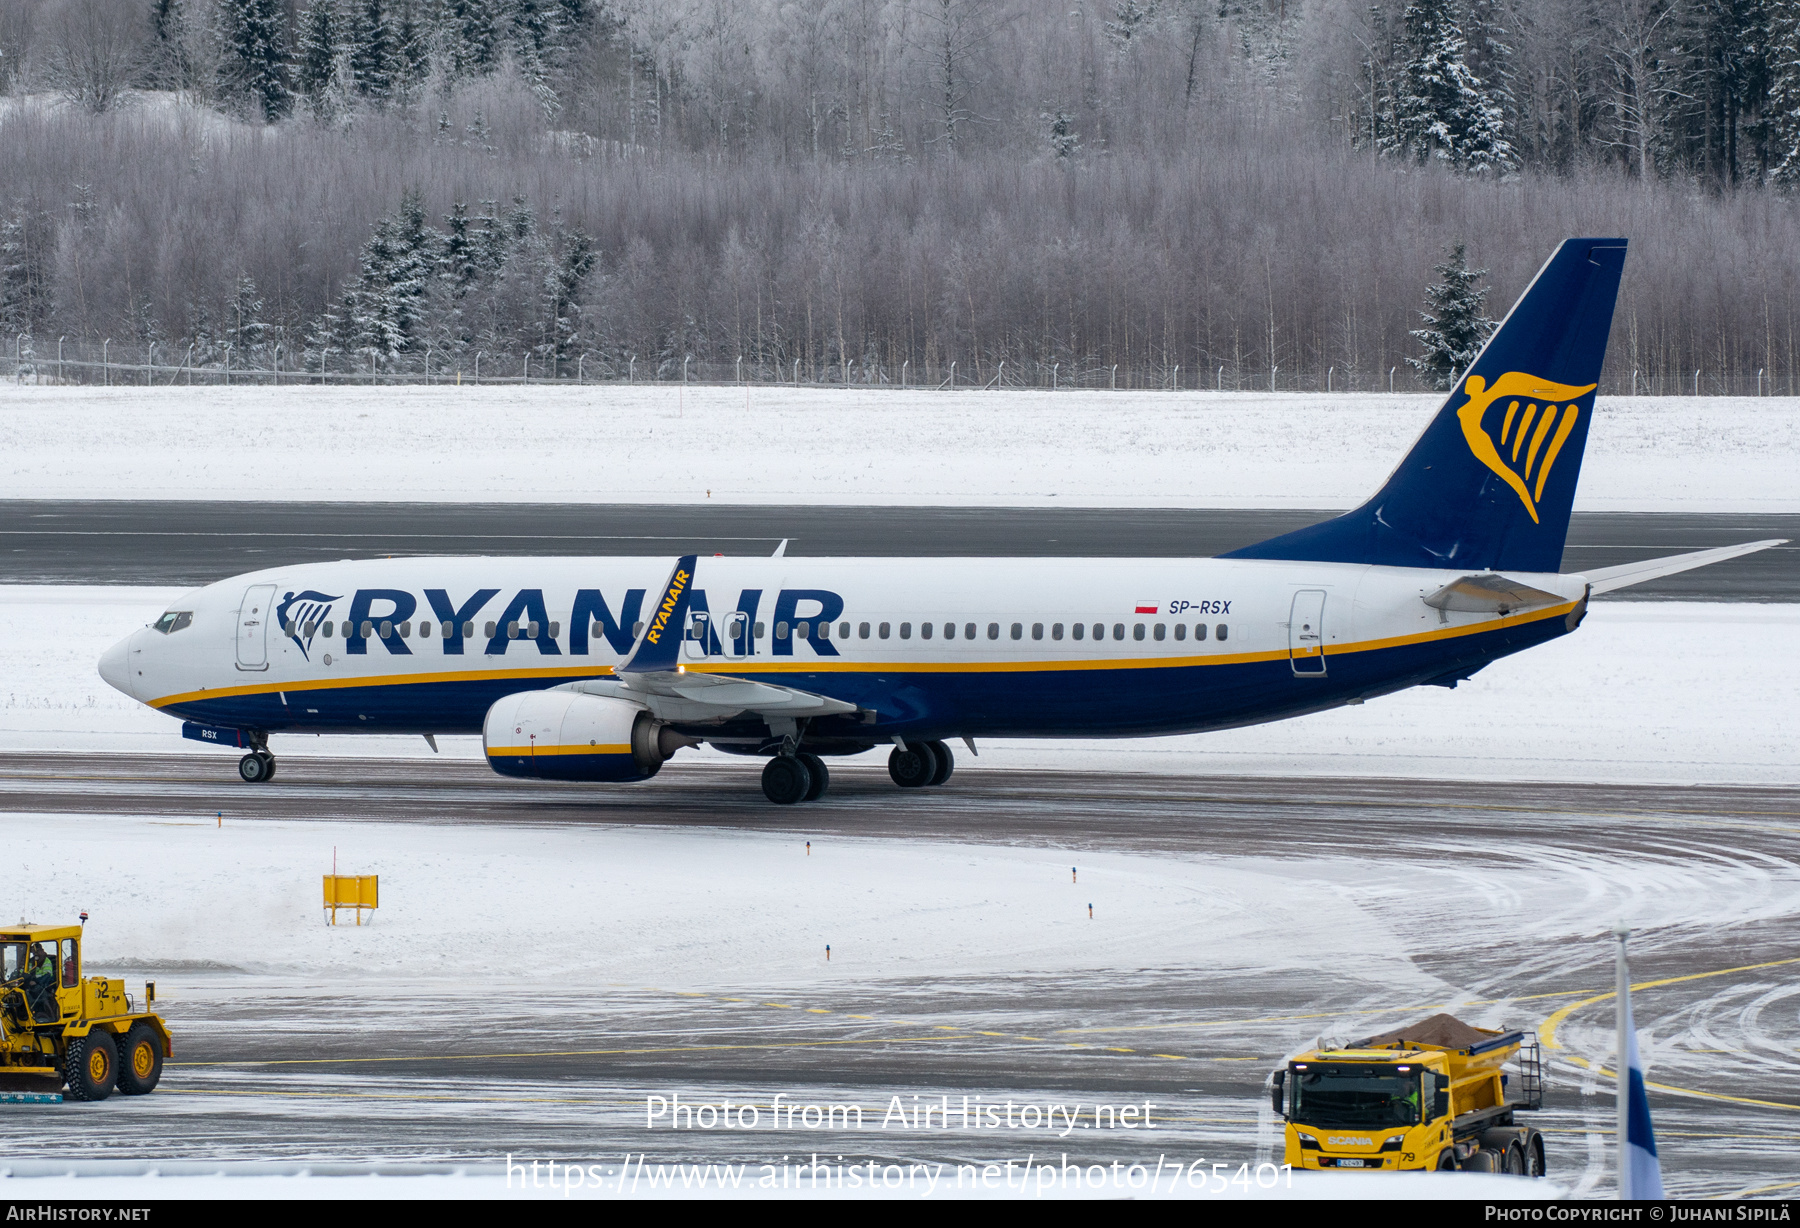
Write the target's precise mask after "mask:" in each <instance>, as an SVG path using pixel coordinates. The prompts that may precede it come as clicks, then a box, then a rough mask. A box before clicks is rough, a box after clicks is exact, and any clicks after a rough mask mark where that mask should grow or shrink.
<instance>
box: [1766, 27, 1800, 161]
mask: <svg viewBox="0 0 1800 1228" xmlns="http://www.w3.org/2000/svg"><path fill="white" fill-rule="evenodd" d="M1769 26H1770V29H1769V97H1768V116H1769V162H1770V165H1771V167H1772V170H1771V172H1770V177H1771V178H1772V179H1773V180H1774V181H1775V183H1776V184H1778V185H1779V186H1781V187H1783V188H1787V189H1789V190H1792V189H1793V188H1796V187H1800V5H1794V4H1784V5H1781V6H1779V7H1778V8H1777V9H1776V10H1775V11H1774V12H1773V13H1771V15H1770V21H1769Z"/></svg>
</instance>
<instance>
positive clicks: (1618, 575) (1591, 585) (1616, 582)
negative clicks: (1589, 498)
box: [1583, 537, 1787, 596]
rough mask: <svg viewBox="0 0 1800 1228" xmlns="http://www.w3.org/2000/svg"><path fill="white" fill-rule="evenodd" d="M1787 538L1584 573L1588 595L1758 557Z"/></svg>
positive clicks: (1785, 542)
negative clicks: (1700, 568)
mask: <svg viewBox="0 0 1800 1228" xmlns="http://www.w3.org/2000/svg"><path fill="white" fill-rule="evenodd" d="M1785 545H1787V539H1786V538H1785V537H1775V538H1770V539H1769V540H1768V541H1760V542H1745V543H1743V544H1742V545H1740V546H1720V547H1719V548H1717V549H1716V550H1696V551H1694V552H1693V553H1692V554H1671V555H1668V556H1666V557H1664V558H1660V559H1645V560H1643V561H1642V562H1641V563H1621V564H1620V565H1619V566H1617V567H1600V568H1597V569H1595V570H1593V571H1589V572H1585V573H1583V574H1584V575H1585V576H1586V577H1587V582H1588V591H1589V592H1590V593H1591V594H1593V595H1594V596H1598V595H1599V594H1601V593H1610V592H1612V591H1613V590H1614V589H1616V588H1626V587H1629V586H1630V585H1633V584H1642V583H1644V582H1645V581H1646V580H1660V579H1662V577H1664V576H1672V575H1675V574H1676V573H1677V572H1682V571H1690V570H1692V569H1693V568H1695V567H1705V566H1706V565H1707V564H1708V563H1723V562H1724V561H1725V560H1726V559H1735V558H1737V557H1738V556H1739V555H1743V554H1755V553H1756V552H1757V551H1758V550H1767V549H1768V548H1769V547H1771V546H1785Z"/></svg>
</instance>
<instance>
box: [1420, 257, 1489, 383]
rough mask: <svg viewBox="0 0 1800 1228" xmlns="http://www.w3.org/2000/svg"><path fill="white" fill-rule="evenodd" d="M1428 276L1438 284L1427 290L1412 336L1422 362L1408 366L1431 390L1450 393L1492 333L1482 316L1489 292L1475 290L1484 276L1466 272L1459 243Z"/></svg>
mask: <svg viewBox="0 0 1800 1228" xmlns="http://www.w3.org/2000/svg"><path fill="white" fill-rule="evenodd" d="M1432 271H1433V272H1434V273H1436V274H1437V275H1438V276H1439V277H1440V278H1441V279H1442V280H1441V281H1439V282H1438V283H1437V284H1436V285H1434V286H1430V287H1428V288H1427V289H1426V291H1425V310H1423V311H1421V312H1420V313H1419V318H1420V319H1422V320H1423V321H1424V322H1425V327H1424V328H1415V329H1413V330H1412V334H1411V335H1412V336H1413V337H1414V338H1416V339H1417V340H1418V342H1419V346H1420V348H1421V349H1423V350H1424V351H1425V353H1424V356H1423V357H1421V358H1408V359H1407V360H1406V365H1407V366H1409V367H1411V368H1412V369H1413V370H1414V371H1417V372H1418V373H1419V378H1420V379H1422V380H1423V381H1425V383H1426V384H1427V385H1428V386H1429V387H1432V388H1437V389H1449V388H1452V387H1454V386H1455V384H1456V380H1457V377H1458V376H1459V375H1460V374H1461V373H1462V372H1464V371H1466V370H1468V367H1469V364H1470V363H1472V362H1474V361H1475V355H1477V354H1479V353H1480V352H1481V347H1482V346H1483V345H1484V344H1486V342H1487V339H1488V337H1489V336H1490V335H1492V333H1493V331H1494V327H1495V321H1493V320H1490V319H1488V318H1487V317H1486V316H1485V315H1483V314H1482V310H1481V309H1482V305H1483V304H1484V303H1485V302H1486V301H1487V294H1488V291H1487V287H1486V286H1482V287H1479V288H1477V287H1476V285H1475V283H1476V282H1477V281H1479V280H1480V279H1481V278H1483V277H1486V276H1487V273H1488V271H1487V270H1486V269H1470V268H1469V264H1468V258H1467V256H1466V255H1465V254H1464V251H1463V244H1461V243H1458V244H1456V245H1455V246H1454V247H1452V248H1450V254H1449V259H1448V260H1446V261H1444V263H1443V264H1440V265H1435V266H1433V268H1432Z"/></svg>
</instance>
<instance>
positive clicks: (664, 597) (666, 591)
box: [614, 554, 695, 674]
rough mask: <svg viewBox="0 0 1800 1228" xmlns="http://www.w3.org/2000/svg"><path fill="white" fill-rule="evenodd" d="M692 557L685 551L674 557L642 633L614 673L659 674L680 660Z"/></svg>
mask: <svg viewBox="0 0 1800 1228" xmlns="http://www.w3.org/2000/svg"><path fill="white" fill-rule="evenodd" d="M694 558H695V556H694V555H691V554H686V555H683V556H682V557H680V558H678V559H676V560H675V566H674V568H673V569H672V570H671V571H670V572H669V579H668V581H667V582H666V583H665V584H664V585H663V589H662V592H661V593H659V594H657V598H656V604H655V605H654V606H652V607H651V608H650V619H649V621H648V622H646V623H645V624H644V633H643V634H642V635H640V636H638V642H637V647H636V648H635V649H634V650H633V651H632V654H631V656H630V657H629V658H628V659H627V660H626V661H625V663H624V664H623V665H620V666H619V667H618V668H617V669H616V670H615V671H614V672H615V673H620V674H661V673H668V672H670V671H672V670H674V668H675V666H676V665H677V664H679V662H680V654H681V637H682V636H683V635H685V634H686V633H687V611H688V602H689V601H690V600H692V598H693V595H694Z"/></svg>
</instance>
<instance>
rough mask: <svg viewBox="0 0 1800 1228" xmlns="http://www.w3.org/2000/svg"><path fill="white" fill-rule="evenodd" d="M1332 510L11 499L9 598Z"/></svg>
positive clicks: (1642, 537) (1168, 545)
mask: <svg viewBox="0 0 1800 1228" xmlns="http://www.w3.org/2000/svg"><path fill="white" fill-rule="evenodd" d="M1336 514H1337V513H1336V512H1335V511H1329V510H1313V511H1307V510H1267V509H1264V510H1252V509H1231V508H1224V509H1089V508H1067V509H1065V508H1051V507H1030V508H1026V507H1015V508H967V507H816V506H815V507H765V506H716V507H711V506H704V505H691V504H690V505H676V506H664V507H658V506H648V505H635V504H461V505H454V504H417V503H411V504H409V503H288V502H268V503H223V502H199V501H196V502H142V501H104V500H87V501H39V500H3V501H0V583H6V584H204V583H210V582H211V581H213V580H217V579H221V578H223V577H225V576H229V575H235V574H237V573H240V572H245V571H252V570H255V569H257V568H261V567H268V566H273V565H276V564H279V563H289V562H318V561H324V560H331V559H342V558H379V557H381V556H384V555H417V554H496V555H529V554H561V555H583V554H588V555H605V554H625V555H630V554H655V555H676V554H683V553H687V552H690V551H692V552H696V553H701V554H711V553H714V552H717V553H723V554H727V555H744V554H767V553H769V552H770V551H772V550H773V549H774V548H775V546H776V545H777V544H778V543H779V542H780V541H782V540H783V539H787V540H788V542H789V545H788V553H789V554H792V555H796V556H808V555H810V556H822V555H846V554H864V555H885V556H912V557H929V556H942V555H950V556H958V555H960V556H990V555H1013V556H1026V557H1043V558H1053V557H1081V556H1113V557H1119V556H1126V557H1131V556H1136V557H1162V558H1180V557H1192V556H1202V555H1212V554H1219V553H1223V552H1225V551H1228V550H1233V549H1236V548H1238V547H1241V546H1246V545H1249V544H1251V543H1253V542H1257V541H1261V540H1263V539H1265V538H1269V537H1273V536H1275V535H1277V534H1280V533H1285V532H1289V531H1291V530H1293V529H1297V528H1302V527H1304V526H1306V525H1309V524H1314V523H1317V522H1318V521H1320V520H1325V519H1328V518H1330V517H1331V516H1333V515H1336ZM1775 537H1780V538H1788V539H1790V540H1793V541H1800V515H1702V514H1649V513H1645V514H1635V513H1616V512H1587V513H1583V512H1577V513H1576V514H1575V516H1574V519H1573V521H1572V523H1571V526H1570V533H1569V545H1568V547H1567V549H1566V550H1565V551H1564V555H1563V570H1565V571H1576V570H1580V569H1581V568H1584V567H1604V566H1608V565H1610V564H1614V563H1624V562H1631V561H1633V560H1636V559H1643V558H1655V557H1659V556H1661V555H1666V554H1679V553H1681V552H1683V551H1688V550H1703V549H1706V548H1708V547H1711V546H1724V545H1732V544H1734V543H1738V542H1745V541H1756V540H1761V539H1764V538H1775ZM1619 596H1620V597H1621V598H1625V599H1629V600H1633V601H1646V600H1666V601H1763V602H1768V601H1779V602H1793V601H1800V546H1796V545H1789V546H1785V547H1779V548H1777V549H1774V550H1767V551H1763V552H1761V553H1759V554H1753V555H1749V556H1747V557H1745V558H1741V559H1734V560H1731V561H1729V562H1725V563H1720V564H1717V565H1715V566H1713V567H1709V568H1706V569H1704V570H1701V571H1696V572H1688V573H1684V574H1682V575H1678V576H1670V577H1668V578H1667V579H1663V580H1658V581H1655V582H1653V583H1650V584H1644V585H1639V586H1637V587H1634V588H1631V589H1629V590H1623V591H1622V592H1621V593H1620V594H1619Z"/></svg>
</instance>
